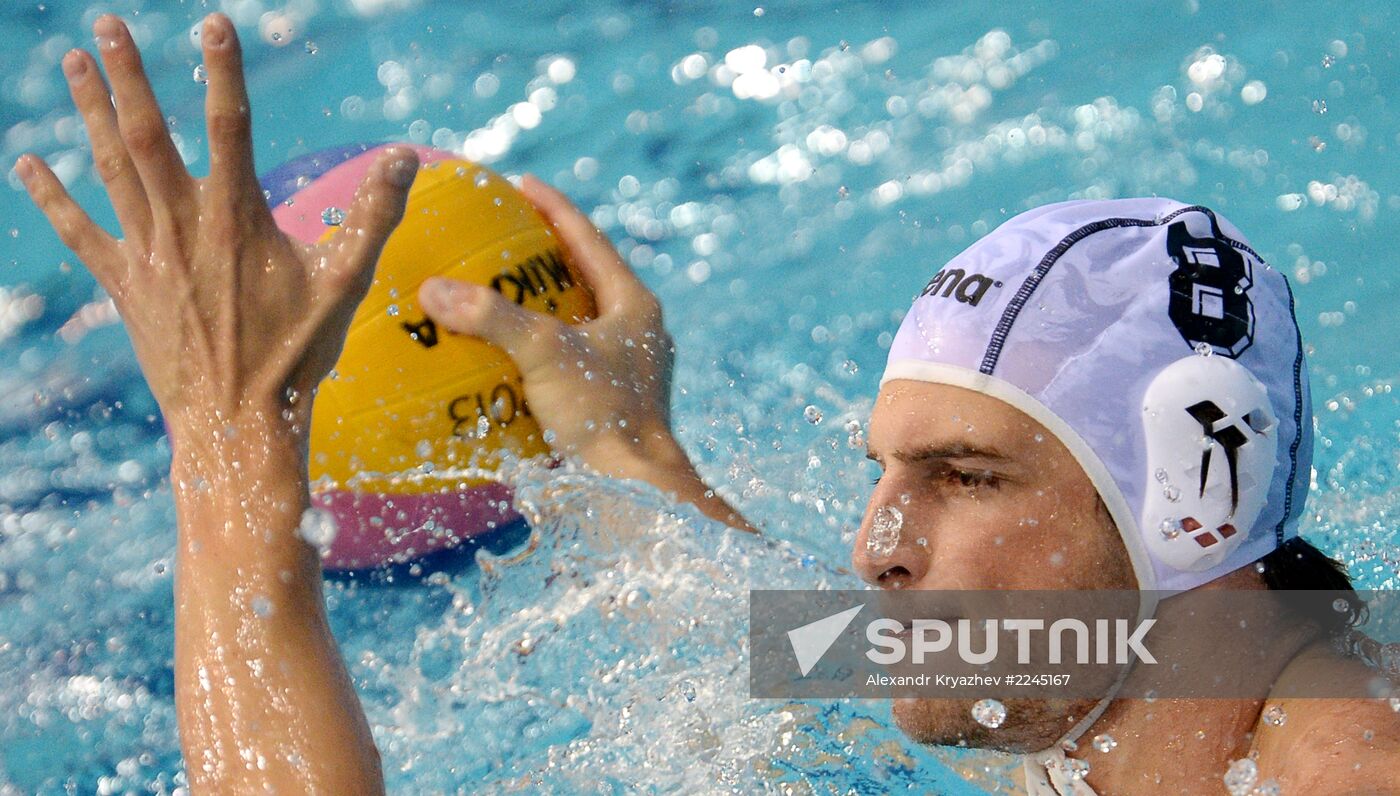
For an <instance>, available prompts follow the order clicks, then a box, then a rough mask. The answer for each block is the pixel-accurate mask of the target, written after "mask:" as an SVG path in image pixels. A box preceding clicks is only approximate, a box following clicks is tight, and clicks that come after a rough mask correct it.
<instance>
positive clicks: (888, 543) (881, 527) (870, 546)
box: [865, 506, 904, 558]
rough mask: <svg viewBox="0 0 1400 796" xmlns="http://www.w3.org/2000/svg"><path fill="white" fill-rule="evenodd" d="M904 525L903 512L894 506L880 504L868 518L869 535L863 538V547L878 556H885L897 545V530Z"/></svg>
mask: <svg viewBox="0 0 1400 796" xmlns="http://www.w3.org/2000/svg"><path fill="white" fill-rule="evenodd" d="M903 527H904V512H902V511H900V510H899V509H897V508H895V507H894V506H880V507H879V508H877V509H875V516H874V517H872V518H871V520H870V537H869V538H867V539H866V540H865V549H867V550H869V551H870V552H872V553H874V554H875V555H877V556H880V557H882V558H883V557H886V556H888V555H890V554H891V553H893V552H894V550H895V548H896V547H899V532H900V530H901V529H902V528H903Z"/></svg>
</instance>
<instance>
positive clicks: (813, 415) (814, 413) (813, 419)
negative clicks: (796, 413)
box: [802, 404, 822, 426]
mask: <svg viewBox="0 0 1400 796" xmlns="http://www.w3.org/2000/svg"><path fill="white" fill-rule="evenodd" d="M802 417H803V419H804V420H806V421H807V422H808V423H811V424H812V425H814V426H815V425H816V424H818V423H820V422H822V410H820V409H818V408H817V407H815V406H812V405H810V404H808V406H807V408H806V409H803V410H802Z"/></svg>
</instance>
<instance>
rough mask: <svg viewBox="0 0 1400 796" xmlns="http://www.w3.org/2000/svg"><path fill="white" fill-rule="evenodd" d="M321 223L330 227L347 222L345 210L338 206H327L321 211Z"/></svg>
mask: <svg viewBox="0 0 1400 796" xmlns="http://www.w3.org/2000/svg"><path fill="white" fill-rule="evenodd" d="M321 223H322V224H325V225H326V226H328V227H338V226H340V225H341V224H343V223H345V211H344V210H341V209H340V208H338V207H327V208H326V209H325V210H322V211H321Z"/></svg>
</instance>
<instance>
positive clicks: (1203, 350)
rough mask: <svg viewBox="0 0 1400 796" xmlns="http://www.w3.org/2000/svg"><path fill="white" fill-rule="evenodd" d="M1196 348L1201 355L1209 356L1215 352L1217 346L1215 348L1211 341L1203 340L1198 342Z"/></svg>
mask: <svg viewBox="0 0 1400 796" xmlns="http://www.w3.org/2000/svg"><path fill="white" fill-rule="evenodd" d="M1195 349H1196V353H1197V354H1199V355H1201V356H1203V357H1208V356H1210V355H1211V354H1214V353H1215V348H1214V347H1213V346H1211V344H1210V343H1207V342H1205V341H1202V342H1199V343H1197V344H1196V346H1195Z"/></svg>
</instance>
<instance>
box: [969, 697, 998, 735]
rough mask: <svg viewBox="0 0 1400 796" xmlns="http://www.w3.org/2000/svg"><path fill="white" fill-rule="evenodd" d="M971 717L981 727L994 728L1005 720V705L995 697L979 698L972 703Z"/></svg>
mask: <svg viewBox="0 0 1400 796" xmlns="http://www.w3.org/2000/svg"><path fill="white" fill-rule="evenodd" d="M972 718H973V719H974V720H975V721H976V722H977V723H978V724H981V725H982V726H983V727H988V728H990V729H993V730H995V729H996V728H997V727H1000V726H1001V724H1002V722H1004V721H1006V706H1005V705H1003V704H1001V703H1000V702H998V701H996V700H995V699H979V700H977V702H975V703H974V704H973V705H972Z"/></svg>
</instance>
